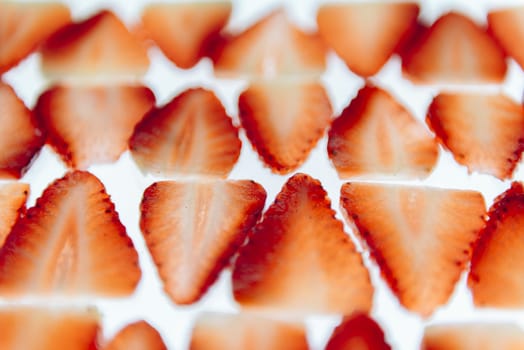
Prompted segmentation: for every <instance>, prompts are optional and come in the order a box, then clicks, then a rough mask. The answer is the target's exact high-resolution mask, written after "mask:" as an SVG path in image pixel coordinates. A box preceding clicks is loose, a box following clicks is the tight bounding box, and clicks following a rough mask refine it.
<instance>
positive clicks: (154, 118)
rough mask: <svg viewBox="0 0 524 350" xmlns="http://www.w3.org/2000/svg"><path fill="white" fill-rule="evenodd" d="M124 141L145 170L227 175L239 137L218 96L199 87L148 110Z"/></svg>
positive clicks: (162, 173) (237, 152)
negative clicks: (128, 139) (128, 137)
mask: <svg viewBox="0 0 524 350" xmlns="http://www.w3.org/2000/svg"><path fill="white" fill-rule="evenodd" d="M129 146H130V149H131V154H132V156H133V158H134V159H135V161H136V162H137V164H138V166H139V167H140V168H141V169H142V170H143V171H144V172H151V173H154V174H157V175H158V174H161V175H165V176H172V175H176V174H178V175H191V174H193V175H205V176H218V177H227V175H228V174H229V172H230V171H231V169H232V168H233V166H234V165H235V163H236V161H237V159H238V157H239V155H240V147H241V142H240V139H239V138H238V130H237V128H236V127H234V126H233V124H232V121H231V118H230V117H229V116H228V115H227V114H226V110H225V109H224V107H223V106H222V104H221V102H220V100H219V99H218V98H217V97H216V96H215V94H214V93H213V92H211V91H207V90H204V89H201V88H198V89H189V90H187V91H185V92H183V93H181V94H180V95H178V96H177V97H175V98H174V99H173V100H172V101H171V102H169V103H168V104H166V105H165V106H163V107H160V108H156V109H153V110H152V111H150V112H149V113H148V114H147V115H146V116H145V117H144V119H143V120H142V121H141V122H140V123H138V125H137V126H136V128H135V131H134V134H133V136H132V137H131V139H130V141H129Z"/></svg>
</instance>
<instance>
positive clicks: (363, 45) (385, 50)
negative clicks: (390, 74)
mask: <svg viewBox="0 0 524 350" xmlns="http://www.w3.org/2000/svg"><path fill="white" fill-rule="evenodd" d="M418 13H419V6H418V4H416V3H409V2H406V3H388V2H377V3H366V2H357V3H341V4H339V3H333V4H326V5H322V6H320V8H319V9H318V14H317V24H318V31H319V33H320V35H321V36H322V38H323V39H324V41H325V42H326V43H327V44H328V45H329V46H331V47H332V48H333V50H334V51H335V52H336V53H337V55H339V56H340V58H342V60H343V61H344V62H346V64H347V66H348V67H349V69H351V70H352V71H353V72H355V73H356V74H359V75H361V76H364V77H368V76H372V75H374V74H376V73H377V72H378V71H379V70H380V68H382V66H383V65H384V64H385V63H386V62H387V60H388V59H389V57H390V56H391V55H392V54H393V52H394V51H395V49H396V47H397V46H398V44H399V43H400V42H401V41H402V40H403V39H404V38H405V36H406V34H407V33H409V31H410V29H411V28H412V27H414V26H416V21H417V17H418Z"/></svg>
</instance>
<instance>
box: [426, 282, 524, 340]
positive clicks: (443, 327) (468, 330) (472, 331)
mask: <svg viewBox="0 0 524 350" xmlns="http://www.w3.org/2000/svg"><path fill="white" fill-rule="evenodd" d="M499 287H500V286H499ZM420 349H421V350H458V349H478V350H502V349H504V350H519V349H524V332H522V330H521V329H520V327H518V326H516V325H514V324H505V323H500V324H497V323H462V324H460V323H457V324H439V325H432V326H429V327H427V328H426V330H425V333H424V338H423V339H422V344H421V347H420Z"/></svg>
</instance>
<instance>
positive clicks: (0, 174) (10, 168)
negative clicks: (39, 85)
mask: <svg viewBox="0 0 524 350" xmlns="http://www.w3.org/2000/svg"><path fill="white" fill-rule="evenodd" d="M0 130H1V136H0V149H1V150H2V151H1V152H0V178H15V179H17V178H20V177H22V175H24V174H25V172H26V171H27V169H28V168H29V166H30V164H31V161H32V160H33V159H34V158H35V157H36V155H37V153H38V152H39V151H40V148H41V147H42V145H43V144H44V141H45V137H44V133H43V131H42V130H41V129H40V128H39V126H38V124H37V121H36V119H35V118H34V117H33V113H31V111H30V110H29V109H27V107H26V106H25V104H24V102H22V100H20V99H19V98H18V96H17V95H16V93H15V91H14V90H13V88H11V87H10V86H9V85H7V84H4V83H3V82H1V81H0Z"/></svg>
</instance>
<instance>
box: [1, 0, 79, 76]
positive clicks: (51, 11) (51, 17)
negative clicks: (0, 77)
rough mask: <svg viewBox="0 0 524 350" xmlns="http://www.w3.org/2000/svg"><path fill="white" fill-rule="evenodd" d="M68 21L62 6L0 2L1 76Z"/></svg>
mask: <svg viewBox="0 0 524 350" xmlns="http://www.w3.org/2000/svg"><path fill="white" fill-rule="evenodd" d="M70 21H71V16H70V14H69V9H68V8H67V6H65V5H64V4H61V3H58V2H57V3H54V2H45V3H38V2H31V3H24V2H21V3H17V2H10V1H1V2H0V73H3V72H6V71H8V70H9V69H11V68H12V67H14V66H15V65H17V64H18V63H19V62H20V61H21V60H22V59H24V58H25V57H26V56H27V55H29V54H30V53H31V52H33V51H34V50H35V49H36V48H37V47H38V45H39V44H40V43H42V42H43V41H44V40H45V39H47V38H48V37H49V36H50V35H51V34H53V33H54V32H56V31H57V30H58V29H60V28H61V27H63V26H65V25H67V24H68V23H69V22H70Z"/></svg>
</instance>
